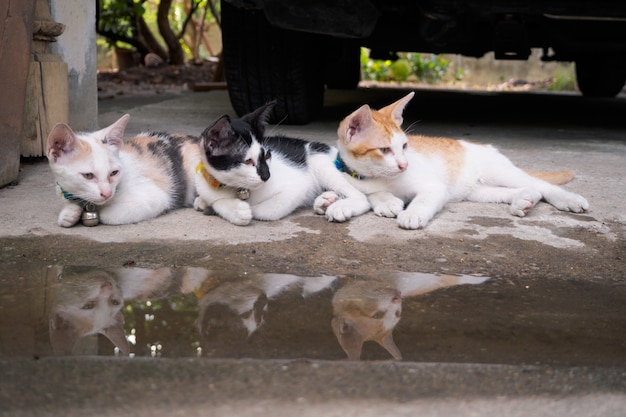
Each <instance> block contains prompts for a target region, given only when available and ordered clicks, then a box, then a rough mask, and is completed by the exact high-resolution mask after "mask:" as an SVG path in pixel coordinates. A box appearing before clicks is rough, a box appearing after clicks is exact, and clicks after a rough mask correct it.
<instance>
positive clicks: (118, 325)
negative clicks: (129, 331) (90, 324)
mask: <svg viewBox="0 0 626 417" xmlns="http://www.w3.org/2000/svg"><path fill="white" fill-rule="evenodd" d="M114 319H115V323H114V324H112V325H111V326H109V327H107V328H106V329H104V330H102V331H101V332H100V333H102V334H103V335H105V336H106V337H107V339H109V340H110V341H111V342H112V343H113V344H114V345H115V346H117V348H118V349H119V350H120V353H121V354H122V355H123V356H128V355H129V354H130V345H129V344H128V340H127V339H126V333H124V316H123V315H122V312H121V311H118V312H117V314H116V315H115V318H114Z"/></svg>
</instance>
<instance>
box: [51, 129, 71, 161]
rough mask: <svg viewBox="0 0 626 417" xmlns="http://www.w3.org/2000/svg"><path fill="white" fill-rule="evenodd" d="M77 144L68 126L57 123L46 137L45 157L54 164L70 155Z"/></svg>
mask: <svg viewBox="0 0 626 417" xmlns="http://www.w3.org/2000/svg"><path fill="white" fill-rule="evenodd" d="M77 142H78V139H77V138H76V134H75V133H74V131H72V129H71V128H70V127H69V126H68V125H66V124H65V123H57V124H56V125H55V126H54V127H53V128H52V131H50V134H49V135H48V139H47V149H46V155H47V156H48V159H49V160H51V161H53V162H56V161H57V160H58V159H59V158H61V157H62V156H64V155H67V154H70V153H72V151H74V149H75V148H76V144H77Z"/></svg>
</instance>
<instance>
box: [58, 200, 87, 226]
mask: <svg viewBox="0 0 626 417" xmlns="http://www.w3.org/2000/svg"><path fill="white" fill-rule="evenodd" d="M81 214H83V208H82V207H81V206H79V205H78V204H72V203H67V204H65V205H64V206H63V208H62V209H61V212H60V213H59V219H58V220H57V223H58V224H59V226H61V227H72V226H74V225H75V224H76V223H78V221H79V220H80V216H81Z"/></svg>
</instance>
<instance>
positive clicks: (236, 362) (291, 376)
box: [0, 89, 626, 416]
mask: <svg viewBox="0 0 626 417" xmlns="http://www.w3.org/2000/svg"><path fill="white" fill-rule="evenodd" d="M405 93H406V92H405V91H398V90H393V89H388V90H359V91H356V92H349V93H348V92H345V93H340V92H329V93H327V97H326V105H325V110H324V113H323V115H322V117H321V118H320V120H319V121H316V122H315V123H311V124H310V125H307V126H278V127H274V128H273V131H275V132H277V133H284V134H287V135H296V136H300V137H303V138H305V139H311V140H320V141H326V142H328V143H333V142H334V140H335V130H336V126H337V123H338V120H340V119H341V118H342V117H343V116H344V115H345V114H348V113H349V112H351V111H352V110H354V109H356V108H357V107H358V106H360V105H361V104H363V103H369V104H372V105H373V106H374V107H379V106H381V105H384V104H388V103H390V102H392V101H395V100H396V99H397V98H398V97H401V96H402V95H404V94H405ZM99 105H100V120H99V121H100V125H101V126H105V125H107V124H109V123H111V122H112V121H114V120H116V119H117V118H118V117H120V116H121V115H122V114H124V113H126V112H128V113H130V114H131V121H130V124H129V128H128V132H127V133H128V134H129V135H130V134H135V133H138V132H140V131H142V130H167V131H171V132H182V133H190V134H198V133H200V132H201V131H202V130H203V129H204V127H206V125H208V124H209V123H210V122H211V121H212V120H214V119H215V118H217V117H219V116H220V115H222V114H225V113H228V114H233V111H232V109H231V108H230V105H229V103H228V100H227V94H226V92H225V91H214V92H208V93H194V94H191V93H190V94H181V95H161V96H159V95H156V96H132V97H130V96H129V97H124V96H120V97H116V98H114V99H110V100H105V101H101V102H100V103H99ZM623 114H626V99H624V98H622V97H620V98H619V99H616V100H584V99H582V98H581V97H578V96H575V95H549V94H533V93H523V94H506V93H472V94H461V93H458V92H454V91H447V92H445V91H444V92H441V91H430V90H424V91H419V92H418V94H417V95H416V97H415V98H414V100H413V102H412V103H411V104H410V106H409V108H408V109H407V112H406V113H405V125H406V126H407V127H408V129H409V130H410V131H413V132H419V133H423V134H429V135H436V136H449V137H453V138H457V139H470V140H474V141H478V142H484V143H492V144H494V145H495V146H496V147H498V148H500V149H501V151H502V152H503V153H504V154H506V155H507V156H509V157H510V159H512V160H513V161H514V162H515V163H516V164H518V165H520V166H522V167H524V168H528V169H534V170H547V169H559V168H568V169H575V170H576V171H577V177H576V178H575V179H574V180H573V181H572V182H571V183H569V184H567V185H566V186H565V188H567V189H568V190H571V191H574V192H577V193H580V194H582V195H584V196H585V197H586V198H587V199H588V200H589V201H590V204H591V209H590V211H589V213H586V214H583V215H571V214H564V213H560V212H558V211H556V210H555V209H554V208H552V207H551V206H549V205H547V204H543V203H542V204H539V205H538V206H537V207H535V209H534V210H533V212H532V214H531V215H529V216H528V217H526V218H523V219H518V218H512V217H511V216H510V215H509V214H508V210H507V209H506V207H503V206H501V205H495V204H494V205H484V204H476V203H455V204H450V205H449V206H447V207H446V209H445V210H444V212H442V213H441V214H440V215H439V216H437V217H436V218H435V219H434V220H433V222H432V223H431V224H430V225H429V226H428V227H427V228H426V229H425V230H420V231H403V230H400V229H398V228H397V226H396V225H395V222H394V221H393V220H390V219H382V218H378V217H376V216H375V215H373V214H372V213H368V214H366V215H364V216H361V217H359V218H356V219H353V220H351V221H350V222H348V223H345V224H329V223H327V222H325V220H324V219H323V218H320V217H318V216H316V215H314V214H313V213H311V212H310V211H309V210H302V211H299V212H297V213H295V214H294V215H292V216H289V217H288V218H287V219H284V220H281V221H278V222H273V223H263V222H254V223H253V224H251V225H249V226H247V227H237V226H233V225H230V224H227V223H226V222H225V221H223V220H221V219H219V218H216V217H206V216H202V215H201V214H200V213H197V212H194V211H193V210H180V211H177V212H173V213H169V214H167V215H165V216H162V217H160V218H157V219H154V220H152V221H148V222H144V223H140V224H135V225H129V226H123V227H108V226H98V227H95V228H86V227H82V226H77V227H74V228H70V229H62V228H59V227H58V226H57V225H56V216H57V212H58V208H59V207H60V204H61V202H60V201H59V199H58V197H57V196H56V194H55V192H54V181H53V179H52V178H51V176H50V172H49V168H48V166H47V162H45V161H28V162H25V163H24V164H23V167H22V172H21V176H20V180H19V184H18V185H16V186H11V187H7V188H4V189H2V190H0V225H1V229H0V244H1V246H2V253H1V254H0V261H1V263H0V284H1V285H0V288H1V289H0V369H1V370H2V372H1V374H2V376H0V404H1V406H0V415H12V416H13V415H33V416H35V415H37V416H39V415H66V416H67V415H79V414H80V415H85V414H88V415H153V416H154V415H157V416H160V415H163V416H166V415H167V416H172V415H174V416H176V415H181V416H183V415H216V416H221V415H251V416H255V415H268V414H272V415H279V416H282V415H285V416H286V415H294V414H295V413H298V414H301V415H305V416H308V415H311V416H312V415H331V416H332V415H341V416H345V415H359V416H370V415H381V414H383V415H416V414H419V415H425V416H447V415H452V414H454V415H459V416H471V415H481V416H490V415H493V416H496V415H497V416H502V415H506V416H517V415H519V416H521V415H524V416H526V415H534V416H543V415H545V416H548V415H551V416H565V415H567V416H619V415H621V414H622V413H623V410H624V409H626V366H625V362H626V361H625V360H626V333H625V332H624V330H626V321H624V317H626V316H625V315H624V313H626V302H624V300H626V290H625V289H626V285H625V284H626V273H625V272H624V271H625V270H626V268H625V267H626V262H625V261H624V259H625V255H626V248H625V245H624V238H625V236H626V234H625V231H626V227H625V225H626V215H624V214H623V211H622V207H623V202H624V197H625V196H626V195H625V194H626V191H625V190H626V187H625V183H624V182H625V178H626V164H625V163H624V161H626V124H624V119H623ZM49 265H62V266H68V265H87V266H90V267H94V268H110V267H122V266H124V265H133V266H136V267H142V268H147V269H150V268H160V267H164V266H165V267H176V268H179V267H199V268H205V269H207V270H219V271H222V273H224V271H231V272H232V271H237V273H238V274H248V273H256V274H267V273H278V274H295V275H296V276H298V277H315V276H322V275H323V276H338V277H348V278H345V279H347V280H351V279H363V280H366V281H367V280H371V282H380V279H381V277H382V279H384V278H385V277H388V276H391V274H393V273H395V272H396V271H404V272H426V273H432V274H443V273H446V274H467V275H471V276H481V277H485V278H488V281H487V283H486V284H484V285H477V286H472V288H471V290H464V291H463V292H461V291H460V290H458V291H457V290H454V289H452V290H446V291H440V292H436V293H433V294H434V295H428V297H429V298H419V299H416V300H408V301H406V302H405V305H404V306H403V315H402V319H401V321H400V325H399V327H398V330H397V331H396V332H395V334H396V336H395V338H396V343H397V344H398V347H399V348H400V350H401V351H402V353H403V355H404V357H405V358H408V359H405V360H404V361H402V362H397V361H390V360H389V355H388V354H387V353H386V352H384V351H382V350H381V351H375V350H369V351H368V350H364V359H367V360H363V361H359V362H350V361H345V360H343V359H344V356H343V353H342V351H341V349H340V348H339V346H338V345H337V344H336V343H334V342H333V340H332V339H328V346H329V347H328V352H331V353H329V354H324V355H320V356H313V355H311V354H302V353H301V352H302V351H300V350H297V349H296V347H297V346H298V344H299V343H300V344H302V345H306V344H309V343H314V342H315V340H309V339H308V338H307V337H306V336H297V337H296V336H288V335H289V331H291V332H292V333H291V334H298V333H297V332H295V330H297V329H296V328H297V327H299V325H298V321H297V320H301V322H302V327H306V326H305V324H306V325H308V322H307V320H309V319H307V318H306V316H305V317H304V318H302V317H300V316H297V315H296V312H297V311H298V308H297V307H294V305H292V304H288V303H286V302H282V301H281V302H282V304H280V303H279V301H280V300H278V299H275V300H272V299H270V298H271V297H269V296H268V299H270V300H269V301H268V305H269V306H270V307H272V306H277V305H282V306H284V307H285V308H287V310H286V311H285V312H284V313H283V315H282V316H277V317H280V318H279V319H277V320H279V321H281V320H285V321H288V320H287V318H289V316H290V315H291V316H293V317H294V318H293V319H292V322H289V323H290V324H289V326H291V327H290V328H288V329H287V331H286V330H285V329H284V328H283V329H279V330H276V333H271V334H270V333H263V334H261V336H260V337H261V338H264V337H267V338H269V337H270V335H271V336H272V337H279V338H280V337H281V336H275V334H277V335H281V334H282V335H285V334H286V335H287V336H285V337H286V339H285V340H289V341H290V342H289V343H291V345H289V346H292V347H291V348H289V349H292V350H289V349H288V348H285V350H284V351H281V352H283V353H280V354H276V355H274V356H273V357H271V355H269V356H268V355H264V354H262V353H259V354H258V355H257V354H255V353H254V352H252V353H250V352H247V353H245V354H233V355H229V354H228V352H229V346H228V345H225V346H223V347H222V349H223V351H224V352H225V353H223V354H221V356H219V355H218V357H213V358H206V357H205V358H196V357H192V356H190V355H187V356H185V355H181V354H178V355H177V354H172V355H170V356H169V357H161V358H149V357H141V356H143V355H141V354H139V353H138V354H137V355H136V357H134V358H115V357H110V356H102V355H103V353H101V351H102V350H103V349H102V342H101V341H99V339H93V338H92V340H91V341H90V342H88V345H87V347H86V348H85V349H86V350H85V351H84V352H83V353H85V352H86V353H88V354H87V355H82V356H71V357H64V358H56V357H53V356H52V355H51V353H50V352H51V351H50V348H49V347H40V345H39V344H38V343H40V342H41V339H42V337H41V336H42V335H41V334H39V333H42V334H44V333H45V332H46V329H45V326H44V327H43V328H42V326H41V323H39V324H37V325H33V324H32V323H30V322H29V323H26V318H25V317H31V318H32V321H33V322H36V321H37V320H41V317H42V313H41V312H40V310H41V308H40V304H38V303H39V302H38V301H33V300H36V299H38V298H37V297H40V298H41V299H45V294H44V289H45V288H48V287H46V286H45V285H43V286H39V287H38V286H37V285H39V284H37V283H40V282H45V279H40V278H38V276H39V275H40V274H41V273H40V272H33V271H41V270H42V268H47V267H48V266H49ZM26 271H28V272H26ZM38 274H39V275H38ZM38 280H39V281H38ZM44 287H45V288H44ZM42 294H43V295H42ZM620 300H621V301H620ZM43 304H45V300H44V301H42V302H41V305H43ZM268 311H270V312H271V311H272V310H271V308H270V309H269V310H268ZM290 313H291V314H290ZM313 316H314V314H311V315H309V317H310V320H312V318H313ZM270 317H273V316H270V315H269V313H268V316H267V319H268V325H269V322H270V321H269V319H270ZM467 319H470V324H468V321H467ZM425 320H427V321H428V325H426V324H423V323H424V321H425ZM294 323H295V324H294ZM419 323H422V324H419ZM470 325H471V326H470ZM419 326H423V327H419ZM442 326H444V327H445V329H446V330H445V331H443V330H442V329H441V327H442ZM467 326H470V327H467ZM472 326H473V327H472ZM516 326H517V327H516ZM33 329H34V330H33ZM42 329H43V330H42ZM415 329H419V331H417V330H415ZM620 329H621V330H620ZM178 331H179V330H177V329H173V330H168V332H169V333H168V334H169V339H168V340H176V339H177V338H180V334H179V333H178ZM37 332H39V333H37ZM329 334H330V333H329ZM511 334H513V335H514V336H515V337H510V335H511ZM411 335H416V336H415V337H414V338H412V336H411ZM422 335H423V336H422ZM505 335H506V337H505ZM164 337H165V336H164ZM310 339H314V338H313V337H311V338H310ZM546 340H548V341H547V342H546ZM44 341H45V340H44ZM89 343H91V344H89ZM172 343H173V342H172ZM429 343H430V345H429ZM331 345H332V346H331ZM607 346H608V347H607ZM605 347H606V348H605ZM137 349H138V348H137ZM233 349H235V348H234V347H231V350H233ZM333 349H334V350H333ZM490 349H492V350H490ZM285 352H286V353H285ZM104 355H106V354H104Z"/></svg>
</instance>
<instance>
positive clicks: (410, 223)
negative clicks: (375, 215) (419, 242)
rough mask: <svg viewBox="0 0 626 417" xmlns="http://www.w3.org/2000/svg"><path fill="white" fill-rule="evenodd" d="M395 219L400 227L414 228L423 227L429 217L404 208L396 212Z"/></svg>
mask: <svg viewBox="0 0 626 417" xmlns="http://www.w3.org/2000/svg"><path fill="white" fill-rule="evenodd" d="M397 220H398V225H399V226H400V227H401V228H403V229H410V230H414V229H420V228H423V227H425V226H426V225H427V224H428V220H429V219H427V218H425V217H422V216H420V215H419V214H418V213H414V212H411V211H408V210H404V211H402V212H400V213H399V214H398V219H397Z"/></svg>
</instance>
